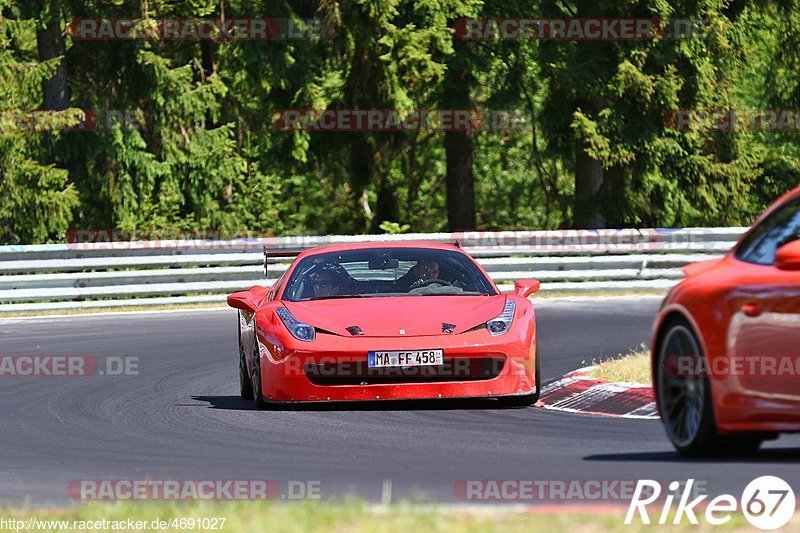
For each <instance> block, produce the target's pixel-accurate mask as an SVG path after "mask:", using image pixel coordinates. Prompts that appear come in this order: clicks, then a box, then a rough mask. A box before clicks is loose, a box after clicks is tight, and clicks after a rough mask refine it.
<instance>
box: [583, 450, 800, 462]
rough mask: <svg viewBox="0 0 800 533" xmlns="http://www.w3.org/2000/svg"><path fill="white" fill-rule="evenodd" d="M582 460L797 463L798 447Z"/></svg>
mask: <svg viewBox="0 0 800 533" xmlns="http://www.w3.org/2000/svg"><path fill="white" fill-rule="evenodd" d="M583 460H584V461H613V462H618V461H619V462H631V463H638V462H642V463H765V462H768V463H797V462H800V449H798V448H765V449H762V450H759V451H758V452H756V453H755V454H753V455H749V456H720V457H683V456H682V455H679V454H678V452H672V451H670V452H640V453H608V454H602V455H587V456H586V457H584V458H583Z"/></svg>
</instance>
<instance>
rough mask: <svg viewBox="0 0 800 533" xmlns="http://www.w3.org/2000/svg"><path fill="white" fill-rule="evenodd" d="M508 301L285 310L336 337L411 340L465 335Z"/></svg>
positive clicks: (341, 303) (298, 305)
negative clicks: (419, 337)
mask: <svg viewBox="0 0 800 533" xmlns="http://www.w3.org/2000/svg"><path fill="white" fill-rule="evenodd" d="M505 301H506V296H505V295H504V294H500V295H497V296H401V297H395V298H391V297H386V298H384V297H377V298H370V297H367V298H343V299H336V300H315V301H305V302H283V305H285V306H286V308H287V309H288V310H289V311H290V312H291V313H292V315H293V316H294V317H295V318H296V319H297V320H299V321H300V322H304V323H306V324H310V325H312V326H314V327H316V328H319V329H323V330H327V331H330V332H331V333H335V334H337V335H343V336H347V337H350V336H356V335H358V331H359V330H360V332H361V335H363V336H364V337H398V336H401V335H402V336H408V337H413V336H427V335H450V334H459V333H462V332H464V331H466V330H468V329H470V328H473V327H475V326H478V325H480V324H483V323H484V322H486V321H487V320H491V319H493V318H495V317H497V316H498V315H499V314H500V313H501V312H502V311H503V306H504V305H505ZM448 326H452V327H448ZM348 328H349V329H348ZM354 328H357V329H354ZM446 329H452V333H448V332H446V331H445V330H446ZM354 332H355V333H354Z"/></svg>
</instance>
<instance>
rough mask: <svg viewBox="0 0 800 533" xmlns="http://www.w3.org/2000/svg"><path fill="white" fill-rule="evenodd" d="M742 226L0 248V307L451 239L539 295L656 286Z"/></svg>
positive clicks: (198, 297)
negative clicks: (371, 244) (318, 252)
mask: <svg viewBox="0 0 800 533" xmlns="http://www.w3.org/2000/svg"><path fill="white" fill-rule="evenodd" d="M745 229H746V228H684V229H621V230H613V229H603V230H558V231H507V232H464V233H433V234H431V233H426V234H422V233H418V234H402V235H330V236H320V237H284V238H266V239H258V238H248V239H233V240H203V239H198V240H164V241H132V242H128V241H116V242H92V243H86V242H84V243H69V244H43V245H26V246H14V245H12V246H0V313H4V312H30V311H34V312H35V311H42V310H66V309H82V308H89V307H121V306H131V305H137V306H141V305H145V306H149V305H159V304H189V303H195V304H207V303H215V302H220V303H221V302H223V301H224V300H225V296H226V295H227V294H228V293H230V292H235V291H237V290H244V289H246V288H248V287H250V286H252V285H269V284H271V283H272V282H273V281H274V279H276V278H277V277H278V276H280V274H281V273H282V272H283V271H284V270H285V269H286V267H287V265H288V263H289V261H290V259H284V260H278V261H276V262H275V263H274V264H273V261H275V260H270V265H269V269H268V275H269V277H268V279H265V278H264V265H263V262H264V257H263V250H264V247H265V246H266V247H267V248H268V249H270V250H273V251H275V250H280V249H298V248H310V247H313V246H319V245H322V244H330V243H348V242H365V241H379V242H387V243H391V242H397V241H409V240H424V241H435V242H456V241H457V242H458V243H459V245H460V246H461V247H462V248H463V249H464V250H465V251H467V252H468V253H470V254H471V255H472V256H473V257H475V258H476V259H477V260H478V262H480V263H481V265H483V267H484V268H485V269H486V271H487V272H488V273H489V275H490V276H491V277H492V278H493V279H494V280H495V282H496V283H497V284H498V285H499V286H500V288H501V289H503V290H510V289H511V288H512V286H513V282H514V280H516V279H519V278H523V277H528V278H537V279H539V280H540V281H541V282H542V291H543V292H547V293H558V292H562V293H563V292H569V293H573V292H575V293H587V294H591V293H598V292H606V291H618V290H625V291H653V290H656V291H659V290H667V289H668V288H669V287H671V286H673V285H674V284H675V283H677V282H678V281H679V280H680V279H681V278H682V277H683V273H682V271H681V267H682V266H684V265H686V264H689V263H693V262H695V261H702V260H704V259H711V258H714V257H719V256H720V255H722V254H724V253H725V252H727V251H728V250H729V249H730V248H731V247H732V246H733V245H734V244H735V243H736V241H737V239H738V238H739V236H740V235H741V234H742V233H743V232H744V231H745Z"/></svg>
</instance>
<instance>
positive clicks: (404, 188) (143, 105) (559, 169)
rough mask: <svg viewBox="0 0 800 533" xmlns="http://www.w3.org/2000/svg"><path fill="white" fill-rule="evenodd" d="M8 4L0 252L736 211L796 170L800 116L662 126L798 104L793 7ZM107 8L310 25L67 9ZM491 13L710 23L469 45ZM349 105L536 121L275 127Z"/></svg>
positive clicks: (779, 187) (692, 217)
mask: <svg viewBox="0 0 800 533" xmlns="http://www.w3.org/2000/svg"><path fill="white" fill-rule="evenodd" d="M0 15H1V16H2V19H1V20H0V47H1V49H0V193H1V196H2V199H3V201H2V204H0V243H36V242H48V241H59V240H62V239H63V238H64V236H65V232H66V231H67V230H68V229H69V228H78V229H80V228H119V229H121V230H124V231H129V232H135V231H141V232H147V233H153V232H159V231H164V232H169V231H173V230H176V229H177V230H187V231H195V230H200V231H219V232H222V233H236V232H242V231H253V232H259V233H264V234H269V235H296V234H322V233H359V232H381V231H391V232H395V231H407V230H411V231H442V230H447V229H472V228H479V229H522V228H527V229H541V228H546V229H552V228H560V227H575V226H579V227H599V226H608V227H623V226H692V225H739V224H748V223H749V222H750V221H751V220H752V218H753V217H754V216H755V215H756V214H757V213H758V212H760V211H761V210H762V209H763V208H764V207H765V206H766V205H767V204H768V203H770V202H771V201H772V200H773V199H774V198H775V196H777V195H778V194H780V193H782V192H785V191H786V190H788V189H789V188H790V187H792V186H795V185H797V184H798V182H800V180H798V175H800V174H798V171H799V170H800V143H798V142H797V141H798V129H800V124H795V125H793V126H792V127H789V128H768V127H767V128H760V127H755V128H753V127H733V128H730V127H709V126H708V124H707V123H702V122H701V121H693V122H691V123H690V124H689V125H688V126H686V127H677V126H676V124H675V120H671V119H670V117H673V118H674V117H675V114H676V113H679V112H682V111H681V110H696V111H697V110H699V111H702V110H722V111H724V110H728V111H732V112H735V113H738V112H739V111H740V110H745V111H746V110H766V109H788V110H797V109H800V74H799V73H800V68H798V67H800V1H798V0H774V1H766V0H763V1H758V2H740V1H732V0H692V1H683V0H680V1H676V2H665V1H663V0H637V1H631V2H619V1H616V0H558V1H553V0H539V1H534V2H518V1H517V0H426V1H419V0H418V1H401V0H324V1H319V2H317V1H310V0H300V1H297V2H290V3H285V2H276V1H272V0H255V1H244V0H147V1H132V0H89V1H80V2H79V1H76V0H0ZM101 18H102V19H125V18H129V19H152V20H157V19H176V18H182V19H186V18H198V19H216V20H235V19H243V18H251V19H252V18H271V19H286V20H291V21H294V25H295V27H296V28H299V29H301V30H302V29H304V28H305V29H307V30H309V35H313V37H311V38H296V39H274V40H244V39H227V40H226V39H214V40H191V39H167V38H161V39H159V38H155V37H152V36H151V38H141V39H128V40H111V39H106V40H85V39H80V38H76V35H75V33H74V31H70V28H72V30H74V27H72V26H71V25H70V22H71V21H75V20H79V19H101ZM491 18H529V19H537V18H559V19H561V18H605V19H609V18H621V19H631V18H640V19H658V20H660V21H662V22H663V23H664V24H665V25H666V26H669V25H670V23H671V22H674V21H682V20H683V21H688V20H690V21H697V22H700V21H701V22H702V28H703V31H702V32H697V33H696V34H693V35H691V36H682V38H674V36H672V37H670V36H668V35H661V36H656V37H655V38H653V39H638V40H606V41H592V40H573V39H543V40H538V39H511V40H505V39H495V40H492V39H478V40H468V39H462V38H461V35H457V32H456V29H455V28H457V27H459V20H461V19H491ZM308 24H311V26H310V27H308ZM311 30H315V31H316V32H313V31H311ZM304 35H305V34H304ZM342 109H350V110H382V111H388V110H396V111H397V112H398V113H399V116H401V117H403V116H408V115H409V114H411V113H413V112H415V111H417V112H419V111H423V110H470V109H473V110H480V111H482V112H488V111H491V110H495V111H502V112H513V114H514V116H517V117H520V118H522V119H523V120H521V121H519V122H518V123H514V124H513V125H512V127H502V128H496V129H492V128H482V129H472V130H448V131H443V130H442V129H437V128H432V129H424V128H420V129H399V130H395V131H308V130H287V129H285V128H281V127H279V124H280V121H279V120H278V119H279V118H280V117H282V116H284V112H285V111H286V110H307V111H309V112H321V111H323V110H342ZM473 118H474V115H473ZM740 126H741V125H740Z"/></svg>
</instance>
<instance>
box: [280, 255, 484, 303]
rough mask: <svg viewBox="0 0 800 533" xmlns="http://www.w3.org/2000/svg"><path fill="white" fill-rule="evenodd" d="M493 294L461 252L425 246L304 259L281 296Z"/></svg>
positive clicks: (343, 296) (298, 297) (357, 296)
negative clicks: (426, 247)
mask: <svg viewBox="0 0 800 533" xmlns="http://www.w3.org/2000/svg"><path fill="white" fill-rule="evenodd" d="M481 294H491V295H494V294H497V291H496V290H495V289H494V287H493V286H492V283H491V282H490V281H489V280H488V279H487V278H486V276H485V275H484V274H483V272H481V270H480V269H479V268H478V267H477V266H476V265H475V263H474V262H473V261H472V260H471V259H470V258H469V257H468V256H467V255H465V254H463V253H460V252H457V251H454V250H435V249H433V250H432V249H425V248H370V249H367V250H348V251H342V252H330V253H322V254H317V255H312V256H309V257H306V258H304V259H302V260H301V261H300V262H299V263H298V264H297V267H296V268H295V269H294V271H293V272H292V275H291V276H290V278H289V280H288V281H287V283H286V289H285V291H284V293H283V299H284V300H289V301H293V302H297V301H304V300H318V299H332V298H360V297H374V296H422V295H481Z"/></svg>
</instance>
